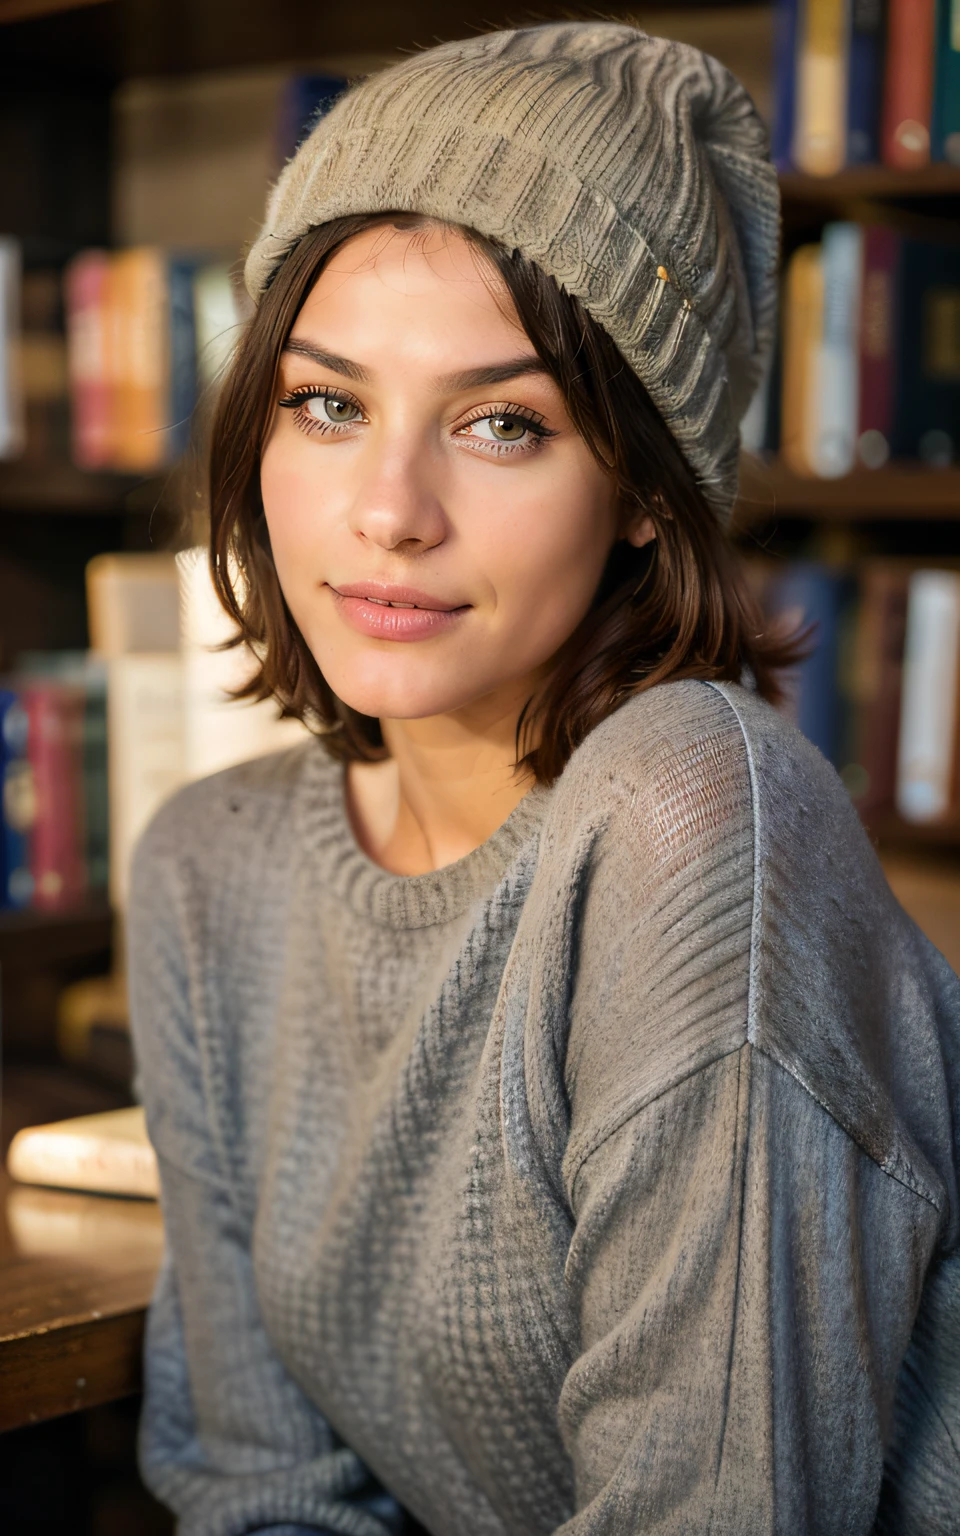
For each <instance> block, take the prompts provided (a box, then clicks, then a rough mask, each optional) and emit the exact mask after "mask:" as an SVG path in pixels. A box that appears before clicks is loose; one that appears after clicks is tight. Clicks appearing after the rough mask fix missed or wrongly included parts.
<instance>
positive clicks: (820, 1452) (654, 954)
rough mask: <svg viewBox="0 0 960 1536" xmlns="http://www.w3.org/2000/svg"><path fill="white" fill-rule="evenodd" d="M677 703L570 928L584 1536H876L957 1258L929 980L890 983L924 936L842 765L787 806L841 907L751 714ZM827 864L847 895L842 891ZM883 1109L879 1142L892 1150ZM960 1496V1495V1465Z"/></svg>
mask: <svg viewBox="0 0 960 1536" xmlns="http://www.w3.org/2000/svg"><path fill="white" fill-rule="evenodd" d="M677 687H678V688H679V690H680V691H679V692H677V693H675V694H672V695H671V694H670V691H669V689H665V690H663V691H662V694H661V696H660V698H659V699H653V700H651V701H650V703H649V705H648V706H647V711H646V714H645V715H644V723H645V727H646V728H645V730H644V732H643V734H642V736H640V735H637V736H636V738H635V739H634V740H633V741H632V742H630V743H629V745H630V747H631V755H630V756H626V755H625V754H624V755H621V757H619V758H618V757H616V756H615V755H614V754H613V752H612V750H608V753H607V760H606V761H605V762H604V769H605V771H606V774H607V782H608V784H609V786H610V788H609V790H607V791H606V796H607V799H606V806H607V810H606V813H605V815H606V820H605V822H604V823H603V825H602V826H601V828H600V829H599V832H598V833H597V834H596V835H594V836H593V837H592V840H591V841H590V843H589V845H588V846H589V848H590V855H591V858H590V864H589V879H588V880H585V881H584V894H583V896H582V900H581V903H580V906H579V907H576V908H574V912H575V916H576V919H577V927H576V929H575V930H572V931H573V932H574V933H575V938H576V945H575V952H576V955H577V965H576V974H575V980H574V985H573V988H572V993H571V998H570V1004H569V1014H570V1031H569V1038H568V1043H567V1051H566V1056H565V1059H564V1073H565V1076H564V1087H565V1089H566V1094H567V1103H568V1105H569V1127H570V1129H569V1137H568V1141H567V1145H566V1148H565V1153H564V1192H565V1195H566V1199H567V1203H568V1208H569V1210H570V1212H571V1213H572V1217H573V1221H574V1226H573V1235H572V1242H571V1247H570V1251H569V1257H568V1262H567V1266H566V1280H567V1283H568V1286H569V1300H570V1305H571V1309H572V1316H573V1320H574V1327H575V1332H576V1338H577V1343H576V1346H575V1349H576V1353H575V1358H574V1360H573V1362H572V1365H571V1367H570V1369H569V1371H568V1373H567V1375H566V1378H565V1381H564V1384H563V1388H562V1393H561V1398H560V1403H559V1424H560V1428H561V1433H562V1435H563V1437H564V1441H565V1445H566V1447H567V1450H568V1453H569V1455H570V1457H571V1459H572V1462H573V1467H574V1478H575V1494H576V1502H575V1511H576V1512H575V1514H574V1516H573V1518H572V1519H571V1520H570V1521H569V1522H567V1523H566V1524H565V1525H564V1526H563V1527H562V1530H563V1533H564V1536H706V1533H708V1532H709V1536H774V1533H777V1536H779V1533H785V1532H789V1533H790V1536H840V1533H843V1536H868V1533H871V1532H873V1530H874V1527H875V1522H876V1520H877V1516H878V1512H879V1510H880V1509H881V1507H882V1502H881V1501H882V1500H883V1499H884V1498H885V1497H886V1496H887V1495H886V1494H885V1493H883V1492H882V1489H883V1486H884V1484H883V1478H884V1462H885V1456H886V1453H887V1452H888V1451H889V1450H890V1448H891V1446H892V1444H893V1443H894V1440H895V1435H896V1426H897V1423H898V1420H899V1418H900V1403H899V1396H900V1394H901V1392H902V1384H901V1367H902V1365H903V1362H904V1359H905V1356H906V1355H907V1351H908V1347H909V1345H910V1342H911V1334H912V1330H913V1328H914V1323H915V1319H916V1318H917V1316H918V1309H919V1308H921V1301H922V1297H924V1296H925V1294H926V1293H925V1289H924V1288H925V1285H927V1282H928V1281H929V1282H931V1283H932V1279H933V1275H934V1273H935V1271H936V1270H937V1267H938V1266H940V1265H948V1264H949V1263H951V1262H952V1261H951V1258H950V1251H952V1245H953V1244H954V1242H955V1239H954V1238H951V1237H950V1236H949V1232H948V1227H949V1220H948V1218H949V1212H950V1206H951V1196H950V1193H949V1191H950V1188H951V1187H952V1186H951V1185H950V1184H949V1183H948V1182H947V1181H948V1179H949V1178H951V1177H952V1174H951V1168H952V1164H953V1157H954V1153H953V1150H952V1145H951V1142H950V1135H951V1133H950V1120H951V1117H950V1115H949V1113H947V1112H944V1113H942V1114H941V1113H940V1109H939V1106H940V1104H941V1100H943V1099H944V1095H943V1091H942V1089H943V1066H942V1063H941V1061H940V1058H939V1054H938V1048H937V1039H936V1035H935V1033H934V1031H933V1029H932V1025H931V1020H932V1018H933V1011H932V1010H933V1007H934V1004H933V1001H930V1000H928V998H927V992H928V991H929V988H928V987H927V980H928V977H929V976H930V975H932V974H933V972H932V970H931V966H932V961H931V960H930V959H929V957H925V955H923V954H920V953H919V951H914V950H913V949H911V948H910V947H909V944H907V943H906V941H904V946H903V947H902V950H901V951H896V953H902V954H903V957H904V960H903V976H902V982H901V981H900V980H899V979H898V978H897V977H894V978H892V980H888V981H882V982H881V981H878V980H876V978H877V976H878V975H880V973H881V971H882V966H883V964H884V963H885V958H884V951H885V950H890V949H891V948H892V946H893V945H894V943H895V942H899V941H900V939H901V938H902V935H903V933H904V932H905V929H904V927H903V924H904V923H905V922H906V919H903V921H902V922H901V918H902V914H900V916H899V917H898V915H897V910H895V909H894V904H893V903H892V899H891V898H890V897H889V892H886V887H885V885H884V883H883V879H882V875H881V874H880V872H879V869H878V868H876V867H875V861H874V860H873V854H872V852H871V851H870V849H869V848H868V847H867V846H866V843H865V840H864V839H863V838H862V833H861V832H860V830H859V828H856V829H855V831H856V836H854V834H853V833H850V832H848V831H847V830H845V829H846V827H847V821H849V820H852V819H854V812H853V811H852V809H851V808H850V807H849V803H848V801H847V799H846V796H845V794H844V791H843V790H842V787H841V786H840V785H839V781H835V780H830V779H828V777H827V775H829V774H830V772H831V771H830V770H829V769H828V768H827V766H826V764H824V763H823V762H822V760H821V759H819V758H816V754H813V756H814V757H815V758H816V762H814V763H813V764H812V765H811V764H810V763H807V762H806V761H805V760H804V761H803V762H801V769H802V772H801V771H800V770H798V772H797V775H796V776H795V779H794V780H791V779H790V778H789V775H787V776H786V779H785V790H784V800H785V801H786V802H788V803H789V805H790V806H791V807H793V806H794V804H796V806H797V807H798V810H797V816H798V817H799V816H800V813H801V812H803V811H805V809H806V807H807V805H808V804H809V803H810V801H811V800H812V799H813V797H814V795H816V796H817V797H818V799H819V801H820V803H821V807H822V810H823V823H824V826H825V827H826V828H827V830H828V832H831V833H832V830H833V823H832V821H831V820H830V818H833V819H834V820H835V821H836V824H837V826H838V827H839V831H838V832H837V834H836V837H835V841H834V843H833V845H832V846H831V844H830V843H829V842H828V843H827V845H826V847H825V848H824V847H823V846H822V844H821V843H820V842H817V841H816V840H815V839H814V838H813V836H812V831H813V829H812V828H810V827H808V828H806V831H805V836H804V835H803V834H804V829H803V827H801V828H800V832H798V835H797V840H798V843H799V844H802V846H803V848H804V849H806V848H807V847H808V845H812V847H813V850H814V853H819V854H820V855H821V856H822V859H823V863H824V866H825V868H826V871H827V872H826V873H822V872H820V875H819V878H818V872H817V871H816V869H815V868H814V869H813V870H812V871H809V870H807V868H806V866H805V865H804V864H803V863H802V862H801V860H800V858H799V855H798V854H797V853H796V852H795V850H794V848H793V845H792V844H790V845H789V846H787V842H786V837H785V835H784V834H782V832H781V831H780V830H779V829H777V828H773V829H772V831H771V832H770V834H769V835H770V836H771V837H772V836H774V834H776V836H777V837H779V841H778V842H775V843H774V845H773V846H772V848H771V845H770V842H769V838H768V841H767V842H766V843H765V842H764V841H763V840H762V838H761V837H760V834H759V833H758V830H757V821H756V816H757V812H756V808H755V801H754V785H753V781H752V779H751V775H750V773H749V772H748V766H749V765H748V761H747V757H746V751H745V744H744V736H743V734H742V732H741V729H740V726H739V724H738V722H737V717H736V716H735V715H734V713H733V711H732V709H730V708H729V707H728V705H727V704H726V702H725V701H724V699H723V697H721V695H720V694H719V693H718V692H717V691H716V690H714V689H712V688H708V687H705V686H704V685H691V686H689V687H685V686H684V685H677ZM653 692H656V690H653ZM668 705H669V708H668ZM657 711H659V714H658V713H657ZM601 729H602V728H601ZM599 734H600V733H599V731H598V733H597V735H598V736H599ZM612 740H613V736H612V733H611V741H612ZM780 748H782V749H783V750H781V759H782V758H783V757H784V755H785V753H786V752H787V751H789V752H793V753H794V754H795V755H796V756H798V757H800V756H802V753H803V751H804V750H806V751H807V752H808V753H813V749H812V748H805V746H804V744H803V743H802V742H801V740H800V738H797V740H796V742H793V741H792V740H788V741H786V742H785V743H781V744H780ZM780 748H778V750H780ZM774 767H776V764H774ZM772 771H773V770H772V769H771V772H772ZM828 813H829V815H828ZM801 819H802V818H801ZM591 831H592V829H591ZM857 837H859V838H860V841H857ZM824 838H825V839H826V834H824ZM844 838H846V839H847V841H846V842H844V841H843V839H844ZM568 841H569V839H568ZM582 841H583V842H584V845H585V846H587V843H586V839H583V840H582ZM861 843H862V846H861ZM832 847H836V848H837V849H838V850H839V852H838V858H837V862H838V864H839V862H840V854H842V855H843V867H844V869H849V871H850V872H851V873H850V876H849V891H848V890H847V889H845V888H844V887H843V886H842V885H841V884H840V883H839V881H838V880H836V879H835V880H834V881H833V884H831V883H830V873H829V872H830V860H831V858H832ZM811 863H813V864H814V865H815V859H814V858H813V855H811ZM761 875H762V876H763V880H764V881H765V882H766V884H765V886H764V885H763V883H762V882H761V879H760V876H761ZM774 875H776V877H777V878H776V879H774V878H773V876H774ZM881 888H882V889H881ZM764 890H765V892H766V894H765V895H763V892H764ZM884 893H886V894H884ZM761 897H762V900H761ZM858 925H859V926H858ZM788 930H789V932H788ZM911 942H912V941H911ZM571 947H572V948H573V947H574V946H573V944H572V941H571ZM938 974H939V972H938ZM771 976H772V977H773V978H774V979H775V981H776V985H773V983H772V982H771V981H770V980H769V977H771ZM932 996H933V994H931V997H932ZM944 996H945V997H946V996H947V994H946V993H945V994H944ZM955 998H956V994H955V992H954V991H950V992H949V998H948V1002H949V1006H950V1010H953V1009H954V1008H955ZM951 1018H952V1020H953V1024H952V1027H953V1028H954V1029H955V1013H951ZM921 1025H922V1028H921ZM928 1026H929V1027H928ZM907 1030H909V1031H911V1033H909V1034H907V1035H906V1036H905V1039H906V1042H907V1046H904V1045H902V1044H900V1043H899V1037H903V1036H904V1033H905V1031H907ZM924 1031H926V1033H924ZM912 1042H920V1044H919V1045H918V1046H917V1048H916V1049H915V1050H913V1051H912V1052H910V1051H909V1049H907V1047H908V1046H909V1045H910V1044H911V1043H912ZM925 1042H926V1043H925ZM794 1047H795V1048H794ZM897 1051H900V1052H901V1053H902V1054H901V1057H900V1058H898V1056H897V1054H896V1053H897ZM898 1060H899V1062H900V1066H899V1072H898V1075H899V1078H900V1079H901V1084H902V1091H901V1095H900V1100H901V1102H903V1103H904V1104H905V1105H906V1108H905V1110H904V1112H903V1114H902V1115H901V1114H900V1113H899V1111H898V1110H897V1109H896V1108H895V1107H893V1102H892V1098H891V1094H890V1093H888V1091H887V1084H888V1081H889V1077H890V1075H891V1074H890V1070H889V1068H890V1064H891V1063H894V1062H898ZM814 1071H816V1072H817V1073H819V1077H817V1078H815V1079H813V1078H812V1077H811V1074H812V1073H813V1072H814ZM812 1080H815V1081H817V1082H818V1083H819V1084H820V1085H821V1088H820V1091H814V1090H813V1089H812V1088H811V1081H812ZM851 1084H853V1085H854V1087H855V1089H856V1094H853V1093H852V1092H851V1091H850V1085H851ZM831 1090H832V1098H831ZM907 1090H909V1092H907ZM885 1095H886V1098H885ZM911 1095H912V1098H911ZM944 1102H945V1101H944ZM838 1104H839V1106H841V1108H842V1107H844V1106H847V1107H849V1106H850V1105H851V1104H852V1105H853V1109H852V1110H850V1112H849V1113H848V1114H846V1116H844V1115H843V1114H841V1113H840V1112H838ZM884 1104H888V1105H890V1106H891V1107H889V1109H888V1110H886V1111H885V1114H886V1120H885V1121H884V1124H885V1125H886V1126H888V1127H889V1133H888V1134H887V1136H886V1140H884V1139H883V1138H881V1137H880V1136H878V1135H875V1134H873V1133H872V1130H871V1120H870V1112H872V1111H874V1110H875V1109H876V1106H877V1105H880V1106H883V1105H884ZM904 1126H913V1127H915V1128H918V1134H919V1132H922V1131H923V1130H924V1128H925V1129H926V1132H927V1134H926V1140H925V1145H926V1146H927V1149H928V1151H929V1153H930V1161H928V1160H927V1159H926V1158H925V1157H924V1155H923V1153H921V1152H920V1151H919V1150H918V1147H917V1144H916V1142H910V1143H909V1149H910V1155H909V1157H908V1156H897V1155H894V1154H893V1152H891V1150H890V1149H891V1148H896V1147H897V1146H899V1145H907V1142H906V1131H905V1130H904V1129H903V1128H904ZM934 1132H935V1134H934ZM898 1137H899V1138H900V1140H899V1141H898V1140H897V1138H898ZM936 1149H939V1150H936ZM918 1167H919V1168H922V1169H923V1170H924V1176H923V1177H922V1178H920V1177H917V1176H916V1169H917V1168H918ZM957 1379H958V1377H957V1373H956V1372H954V1376H953V1382H954V1384H956V1382H957ZM940 1400H941V1401H943V1402H946V1401H948V1400H949V1394H948V1393H947V1392H946V1391H944V1392H942V1393H941V1396H940ZM956 1400H957V1399H956V1398H954V1399H953V1401H954V1402H956ZM929 1417H930V1416H929V1415H928V1418H929ZM924 1432H925V1433H926V1431H924ZM941 1441H942V1437H941ZM954 1456H955V1453H954ZM949 1476H950V1479H951V1481H952V1486H953V1487H954V1488H955V1490H956V1491H957V1492H958V1493H960V1477H958V1475H957V1468H956V1463H955V1460H954V1466H953V1469H952V1470H951V1471H950V1474H949ZM901 1487H906V1484H905V1483H904V1482H903V1480H902V1479H901ZM913 1497H914V1496H913V1495H912V1494H911V1498H913ZM914 1507H916V1505H914ZM884 1529H887V1527H884ZM889 1529H890V1530H891V1531H894V1530H895V1531H897V1532H898V1533H905V1532H907V1531H910V1532H913V1531H914V1530H917V1531H919V1530H920V1529H924V1530H927V1529H928V1527H927V1526H926V1525H924V1524H923V1523H922V1522H921V1523H918V1524H909V1522H908V1523H906V1524H896V1523H895V1524H894V1525H892V1526H890V1527H889ZM929 1529H930V1530H933V1529H936V1530H938V1531H940V1529H941V1528H940V1527H939V1526H938V1527H933V1526H930V1527H929ZM948 1529H951V1527H949V1526H947V1527H944V1528H943V1530H944V1531H945V1530H948Z"/></svg>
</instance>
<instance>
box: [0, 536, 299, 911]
mask: <svg viewBox="0 0 960 1536" xmlns="http://www.w3.org/2000/svg"><path fill="white" fill-rule="evenodd" d="M87 593H88V609H89V621H90V640H91V650H90V651H89V652H47V653H35V654H31V655H27V656H24V657H22V658H21V661H20V664H19V666H18V667H17V669H16V670H15V671H14V672H13V673H12V674H11V675H10V676H9V677H8V678H6V679H5V680H4V681H3V682H2V684H0V781H2V788H3V794H2V801H0V907H38V908H43V909H46V910H52V911H62V910H66V909H69V908H71V907H74V906H76V905H77V904H78V902H80V901H81V900H82V898H83V897H84V896H85V895H88V894H91V893H101V894H106V893H109V896H110V900H111V902H112V904H113V907H114V909H115V910H116V911H118V912H122V911H123V910H124V908H125V905H126V900H127V888H128V881H129V862H130V854H131V851H132V848H133V845H134V843H135V842H136V840H137V838H138V837H139V835H140V833H141V832H142V831H143V829H144V827H145V826H146V824H147V822H148V821H149V819H150V817H151V816H152V815H153V813H154V811H155V810H156V809H157V808H158V807H159V805H160V804H161V803H162V802H163V801H164V800H165V799H166V798H167V797H168V796H169V795H170V794H172V793H173V791H174V790H175V789H177V788H178V787H179V786H180V785H181V784H183V783H185V782H187V781H188V780H190V779H193V778H198V777H202V776H203V775H204V774H207V773H212V772H215V771H216V770H217V769H219V768H223V767H226V766H228V765H229V764H230V763H233V762H238V761H241V760H243V759H244V758H249V757H255V756H257V755H259V754H261V753H264V752H269V751H274V750H279V749H281V748H282V747H284V746H287V745H290V744H292V743H293V742H295V741H298V740H300V739H302V737H303V734H304V727H302V726H301V725H299V723H298V722H296V721H289V720H288V721H280V720H279V719H278V718H277V712H276V709H275V708H273V707H272V706H271V705H270V704H269V703H264V704H260V705H249V704H242V703H234V702H232V700H231V697H230V695H231V691H232V689H233V688H235V687H236V686H237V685H238V684H239V683H241V682H242V681H243V680H244V678H245V676H246V675H247V669H248V668H249V667H250V666H251V665H253V659H252V657H251V656H250V654H249V652H247V651H246V650H245V649H244V648H243V647H238V648H236V649H233V650H227V651H224V650H221V649H219V647H220V644H221V642H222V641H224V640H228V639H229V638H230V637H231V635H232V633H233V631H232V628H231V623H230V620H229V619H228V618H227V616H226V614H224V613H223V611H222V610H221V609H220V607H219V604H218V601H217V598H216V594H215V593H214V590H213V585H212V582H211V580H210V576H209V573H208V570H207V566H206V562H205V560H204V559H202V558H201V556H200V553H199V551H190V552H188V553H187V554H186V555H184V556H180V557H177V558H175V557H174V556H172V555H99V556H97V558H96V559H95V560H93V561H91V563H90V566H89V567H88V571H87Z"/></svg>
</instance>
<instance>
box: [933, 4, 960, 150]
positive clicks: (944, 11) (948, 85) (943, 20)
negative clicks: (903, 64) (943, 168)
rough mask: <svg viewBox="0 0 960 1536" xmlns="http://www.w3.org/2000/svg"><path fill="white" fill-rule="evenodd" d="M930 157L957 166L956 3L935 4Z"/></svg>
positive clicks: (959, 38)
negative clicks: (935, 41)
mask: <svg viewBox="0 0 960 1536" xmlns="http://www.w3.org/2000/svg"><path fill="white" fill-rule="evenodd" d="M930 154H931V157H932V158H933V159H934V160H947V161H949V162H950V164H951V165H960V11H958V6H957V0H937V44H936V54H935V56H934V65H933V125H932V132H931V135H930Z"/></svg>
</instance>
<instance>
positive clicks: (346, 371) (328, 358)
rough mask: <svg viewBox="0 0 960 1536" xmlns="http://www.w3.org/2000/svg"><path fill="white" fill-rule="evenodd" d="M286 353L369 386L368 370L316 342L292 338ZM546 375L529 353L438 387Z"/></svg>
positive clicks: (451, 389) (445, 378)
mask: <svg viewBox="0 0 960 1536" xmlns="http://www.w3.org/2000/svg"><path fill="white" fill-rule="evenodd" d="M283 350H284V351H285V352H292V353H294V354H295V355H296V356H297V357H306V358H308V359H309V361H310V362H312V363H316V364H318V366H319V367H321V368H329V369H330V371H331V373H339V374H340V376H341V377H342V378H345V379H353V380H354V381H355V382H356V383H358V384H365V383H367V382H369V379H370V375H369V373H368V372H367V370H366V368H363V367H361V365H360V364H359V363H355V362H353V361H352V360H351V359H350V358H349V357H339V356H338V355H337V353H336V352H328V351H327V350H326V348H325V347H318V346H316V345H315V343H314V342H312V341H301V340H300V339H299V338H298V337H296V336H291V337H290V338H289V340H288V341H287V342H286V343H285V345H284V348H283ZM546 372H547V370H546V368H545V367H544V365H543V363H542V362H541V361H540V359H539V357H535V356H534V357H531V356H530V354H529V353H526V354H524V356H523V357H511V358H508V359H506V361H504V362H502V363H489V364H488V365H487V366H486V367H485V368H466V369H464V370H463V371H462V372H459V373H446V374H443V375H442V376H441V377H440V378H439V379H438V380H437V385H438V387H439V388H440V389H441V390H443V391H445V392H446V393H450V394H459V393H460V392H461V391H462V390H465V389H483V388H484V387H485V386H486V385H488V384H505V383H506V382H507V380H508V379H518V378H521V377H522V376H523V375H524V374H531V373H540V374H545V373H546Z"/></svg>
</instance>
